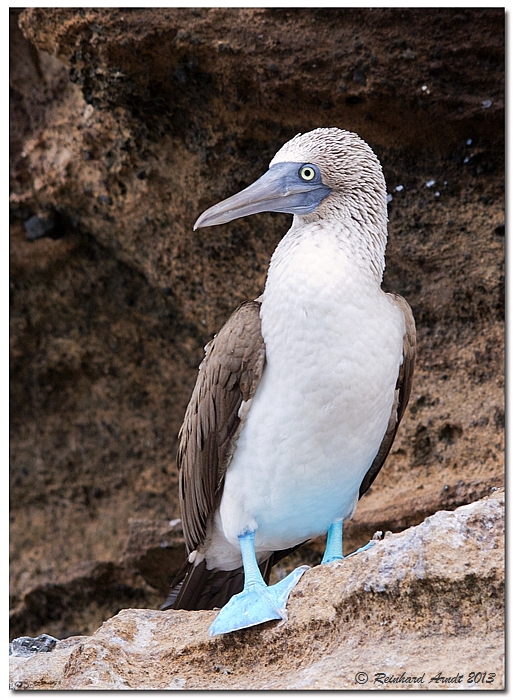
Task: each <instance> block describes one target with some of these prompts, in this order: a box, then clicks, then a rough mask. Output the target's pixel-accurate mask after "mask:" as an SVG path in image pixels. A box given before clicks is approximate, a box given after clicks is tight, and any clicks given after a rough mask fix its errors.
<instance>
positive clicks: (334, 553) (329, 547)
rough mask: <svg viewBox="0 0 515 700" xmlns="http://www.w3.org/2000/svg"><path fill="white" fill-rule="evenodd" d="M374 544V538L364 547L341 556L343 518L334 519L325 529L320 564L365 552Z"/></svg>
mask: <svg viewBox="0 0 515 700" xmlns="http://www.w3.org/2000/svg"><path fill="white" fill-rule="evenodd" d="M374 544H375V541H374V540H370V542H369V543H368V544H366V545H365V546H364V547H360V548H359V549H356V551H355V552H352V554H347V556H346V557H344V556H343V520H336V521H335V522H334V523H332V525H331V526H330V528H329V530H328V531H327V542H326V545H325V552H324V556H323V559H322V561H321V564H329V562H332V561H338V560H339V559H348V558H349V557H353V556H354V555H355V554H359V553H360V552H365V551H366V550H367V549H370V547H373V546H374Z"/></svg>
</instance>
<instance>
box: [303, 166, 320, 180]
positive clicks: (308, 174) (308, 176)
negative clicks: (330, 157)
mask: <svg viewBox="0 0 515 700" xmlns="http://www.w3.org/2000/svg"><path fill="white" fill-rule="evenodd" d="M299 175H300V176H301V178H302V179H303V180H306V181H307V182H309V181H310V180H313V178H314V177H315V175H316V172H315V168H312V167H311V165H303V166H302V168H301V169H300V170H299Z"/></svg>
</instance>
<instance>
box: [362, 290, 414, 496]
mask: <svg viewBox="0 0 515 700" xmlns="http://www.w3.org/2000/svg"><path fill="white" fill-rule="evenodd" d="M388 296H389V297H391V298H392V299H393V301H394V303H396V304H397V306H399V308H400V309H401V311H402V312H403V314H404V319H405V322H406V332H405V334H404V344H403V350H402V356H403V360H402V364H401V366H400V367H399V377H398V379H397V386H396V387H395V400H394V403H393V406H392V412H391V415H390V421H389V423H388V428H387V430H386V433H385V436H384V438H383V441H382V442H381V445H380V447H379V452H378V453H377V456H376V458H375V459H374V461H373V462H372V465H371V467H370V469H369V470H368V472H367V473H366V475H365V478H364V479H363V481H362V483H361V487H360V489H359V497H360V498H361V496H363V494H364V493H366V492H367V491H368V489H369V488H370V487H371V485H372V482H373V481H374V479H375V478H376V476H377V475H378V474H379V472H380V470H381V468H382V466H383V464H384V462H385V460H386V458H387V456H388V453H389V452H390V449H391V447H392V443H393V441H394V439H395V435H396V433H397V428H398V427H399V423H400V422H401V418H402V416H403V415H404V411H405V410H406V406H407V405H408V401H409V396H410V393H411V385H412V383H413V370H414V368H415V357H416V353H417V334H416V329H415V319H414V318H413V313H412V311H411V308H410V305H409V304H408V302H407V301H406V300H405V299H403V298H402V297H401V296H399V295H398V294H388Z"/></svg>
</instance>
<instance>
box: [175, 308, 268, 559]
mask: <svg viewBox="0 0 515 700" xmlns="http://www.w3.org/2000/svg"><path fill="white" fill-rule="evenodd" d="M260 307H261V304H260V303H259V302H257V301H246V302H244V303H243V304H241V305H240V306H239V307H238V308H237V309H236V311H235V312H234V313H233V314H232V316H231V317H230V318H229V320H228V321H227V323H226V324H225V325H224V326H223V328H222V329H221V331H220V332H219V333H218V335H217V336H215V338H213V340H212V341H211V342H210V343H209V344H208V345H207V346H206V355H205V358H204V360H203V361H202V363H201V365H200V368H199V374H198V378H197V383H196V384H195V388H194V390H193V394H192V396H191V399H190V402H189V404H188V408H187V409H186V415H185V417H184V423H183V424H182V428H181V431H180V433H179V450H178V453H177V466H178V468H179V501H180V506H181V516H182V526H183V530H184V538H185V540H186V547H187V549H188V552H192V551H193V550H194V549H196V548H197V546H198V545H199V544H201V543H202V542H203V541H204V538H205V536H206V527H207V522H208V519H209V517H210V515H211V514H212V513H213V511H214V510H215V508H216V507H217V505H218V503H219V499H220V495H221V491H222V488H223V482H224V477H225V472H226V469H227V464H228V461H229V457H230V447H231V439H232V438H233V436H234V434H235V432H236V430H237V428H238V426H239V424H240V418H239V416H238V412H239V409H240V406H241V404H242V402H243V401H248V400H249V399H251V398H252V397H253V396H254V394H255V391H256V388H257V385H258V384H259V380H260V379H261V375H262V373H263V367H264V364H265V343H264V340H263V336H262V335H261V318H260V316H259V309H260Z"/></svg>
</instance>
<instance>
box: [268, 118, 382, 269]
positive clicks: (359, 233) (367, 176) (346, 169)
mask: <svg viewBox="0 0 515 700" xmlns="http://www.w3.org/2000/svg"><path fill="white" fill-rule="evenodd" d="M283 162H295V163H312V164H314V165H317V166H318V168H319V169H320V174H321V177H322V182H323V183H324V184H326V185H329V187H331V189H332V190H333V191H332V193H331V194H330V195H329V196H328V197H327V198H326V199H324V201H323V202H322V203H321V204H320V205H319V206H318V208H317V209H316V210H315V211H314V212H313V213H311V214H307V215H305V216H302V217H299V218H301V219H302V220H303V221H304V222H310V221H311V222H316V221H320V222H321V221H327V222H329V221H336V220H338V221H339V222H340V231H341V235H342V236H345V237H346V238H347V239H348V240H349V245H350V246H352V247H353V248H354V249H358V250H360V251H361V256H362V257H363V259H364V260H366V261H368V262H367V264H369V265H370V266H371V268H372V269H373V270H374V271H375V273H376V274H377V275H378V277H379V278H382V274H383V270H384V252H385V248H386V241H387V236H388V209H387V199H386V183H385V179H384V175H383V169H382V167H381V163H380V162H379V159H378V158H377V156H376V155H375V153H374V152H373V150H372V149H371V148H370V146H369V145H368V144H367V143H366V142H365V141H363V139H361V138H360V137H359V136H358V135H357V134H354V133H353V132H351V131H345V130H343V129H338V128H336V127H331V128H319V129H314V130H313V131H309V132H307V133H305V134H297V136H295V137H294V138H293V139H291V140H290V141H288V142H287V143H285V144H284V146H282V148H280V149H279V151H278V152H277V153H276V155H275V156H274V158H273V159H272V161H271V163H270V166H272V165H275V164H276V163H283Z"/></svg>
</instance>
